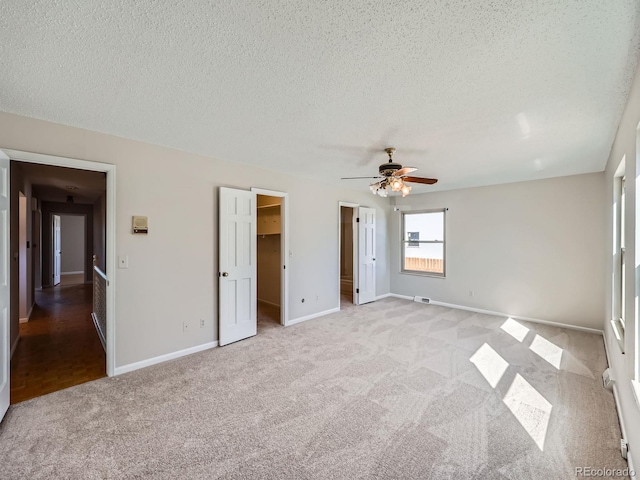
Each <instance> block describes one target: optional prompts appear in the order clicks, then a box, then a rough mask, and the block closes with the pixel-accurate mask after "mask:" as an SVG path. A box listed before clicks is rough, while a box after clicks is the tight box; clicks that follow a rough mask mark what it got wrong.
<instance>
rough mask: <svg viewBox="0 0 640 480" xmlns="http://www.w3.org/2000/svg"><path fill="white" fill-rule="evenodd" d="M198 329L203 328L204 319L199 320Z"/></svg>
mask: <svg viewBox="0 0 640 480" xmlns="http://www.w3.org/2000/svg"><path fill="white" fill-rule="evenodd" d="M200 328H204V318H201V319H200Z"/></svg>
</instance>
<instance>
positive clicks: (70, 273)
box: [60, 270, 84, 276]
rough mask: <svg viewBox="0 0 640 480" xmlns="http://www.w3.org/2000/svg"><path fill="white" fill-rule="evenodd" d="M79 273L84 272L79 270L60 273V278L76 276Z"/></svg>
mask: <svg viewBox="0 0 640 480" xmlns="http://www.w3.org/2000/svg"><path fill="white" fill-rule="evenodd" d="M80 273H84V270H79V271H77V272H60V276H62V275H78V274H80Z"/></svg>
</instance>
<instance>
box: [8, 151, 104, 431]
mask: <svg viewBox="0 0 640 480" xmlns="http://www.w3.org/2000/svg"><path fill="white" fill-rule="evenodd" d="M11 161H14V162H22V163H25V164H30V165H40V166H49V167H52V168H55V167H66V168H69V169H74V170H79V171H90V172H101V175H102V178H103V179H104V180H105V181H106V196H105V198H104V199H103V201H104V203H103V208H102V211H101V215H102V218H103V219H104V220H105V221H104V223H105V227H106V228H105V232H103V236H102V239H101V241H102V244H103V245H104V246H105V248H104V250H105V253H104V255H103V257H102V258H100V261H101V265H102V266H101V268H102V270H104V271H107V272H115V266H116V261H115V260H116V256H115V224H116V221H115V220H116V219H115V214H116V213H115V193H116V191H115V174H116V167H115V165H110V164H105V163H98V162H90V161H85V160H77V159H71V158H64V157H55V156H50V155H44V154H37V153H31V152H22V151H17V150H10V149H4V148H0V213H1V214H2V215H0V220H1V221H0V247H1V248H0V250H1V253H2V254H1V255H0V277H1V278H5V281H4V282H3V283H0V287H2V288H0V313H2V315H0V339H2V338H5V339H7V340H8V341H7V342H6V345H10V346H11V347H10V351H9V350H4V349H3V348H4V346H5V342H4V341H3V342H2V345H0V420H1V419H2V417H3V416H4V413H5V412H6V410H7V408H8V406H9V391H10V388H11V386H12V385H11V383H12V382H11V381H10V377H11V375H10V368H11V364H10V358H12V357H13V356H14V355H15V351H16V349H17V347H18V346H19V345H18V344H21V343H22V342H21V341H20V342H19V340H20V336H19V328H18V327H19V326H20V325H21V324H20V323H19V318H20V315H19V290H18V287H19V286H20V282H19V269H18V264H19V262H18V261H17V260H18V259H19V240H18V235H19V225H18V220H19V218H18V217H19V213H18V208H19V198H18V194H17V191H18V189H19V190H20V191H22V192H23V194H25V196H26V198H27V219H31V220H32V221H31V222H29V221H28V222H27V242H28V243H27V251H28V255H27V279H28V281H27V287H28V288H27V305H29V304H31V303H32V302H33V299H34V296H35V295H34V293H33V292H34V290H36V289H37V290H42V285H40V284H39V283H42V282H38V281H37V279H34V277H35V276H36V275H37V277H38V278H39V279H42V280H43V281H44V280H46V282H47V283H48V285H51V281H52V270H53V269H52V268H51V264H50V260H51V254H50V253H51V251H50V250H47V249H46V248H45V247H44V245H43V240H44V241H47V240H48V241H51V240H52V237H51V232H52V222H51V221H50V217H49V216H48V215H45V214H44V212H43V211H42V210H41V205H40V202H38V199H37V197H36V196H35V195H33V192H32V191H31V183H32V182H27V184H28V185H27V188H26V189H24V190H23V188H22V187H20V186H19V185H20V182H21V180H18V179H16V178H15V177H14V176H13V175H11V172H12V170H13V168H12V167H11V166H10V163H11ZM10 184H11V186H10ZM62 185H67V183H62ZM11 195H14V198H13V199H11V201H9V200H10V196H11ZM10 204H11V205H12V212H10V211H9V205H10ZM30 209H31V210H33V213H32V214H29V211H30ZM9 224H11V228H9ZM45 229H46V231H45ZM88 243H89V242H87V244H88ZM29 252H30V253H29ZM45 255H46V257H47V258H44V257H45ZM32 257H33V258H32ZM14 258H15V261H14V260H13V259H14ZM36 272H37V273H36ZM92 272H93V271H92V270H91V269H85V277H90V276H93V275H92ZM29 277H31V279H29ZM115 283H116V279H115V277H114V276H112V277H111V278H109V281H108V282H107V279H106V276H105V277H104V288H103V301H102V302H101V304H102V306H103V307H104V308H103V309H102V312H103V314H104V315H103V318H104V322H105V325H106V329H105V330H106V334H105V336H106V346H105V350H106V373H107V375H114V374H115V373H116V369H115V365H116V358H115V315H114V313H115V295H114V293H115V288H116V285H115ZM90 284H91V282H89V285H90ZM57 288H59V287H57ZM47 290H48V291H50V292H51V291H55V290H54V289H47ZM11 297H13V298H12V299H11V300H10V298H11ZM57 303H59V302H57ZM34 317H35V308H34ZM100 348H102V346H101V347H100ZM104 370H105V369H104V368H103V372H104ZM67 386H70V385H67Z"/></svg>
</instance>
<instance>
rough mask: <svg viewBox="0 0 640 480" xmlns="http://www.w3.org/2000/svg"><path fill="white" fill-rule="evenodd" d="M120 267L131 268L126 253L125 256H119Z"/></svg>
mask: <svg viewBox="0 0 640 480" xmlns="http://www.w3.org/2000/svg"><path fill="white" fill-rule="evenodd" d="M118 268H129V257H128V256H126V255H124V256H122V255H121V256H119V257H118Z"/></svg>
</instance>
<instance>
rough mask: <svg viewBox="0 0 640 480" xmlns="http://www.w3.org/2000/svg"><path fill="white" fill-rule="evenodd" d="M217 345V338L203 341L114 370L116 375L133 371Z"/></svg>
mask: <svg viewBox="0 0 640 480" xmlns="http://www.w3.org/2000/svg"><path fill="white" fill-rule="evenodd" d="M217 346H218V341H217V340H216V341H214V342H208V343H203V344H202V345H197V346H195V347H190V348H185V349H184V350H178V351H177V352H171V353H166V354H164V355H159V356H157V357H153V358H148V359H147V360H142V361H140V362H134V363H130V364H128V365H123V366H122V367H116V368H115V371H114V375H121V374H123V373H128V372H133V371H134V370H139V369H141V368H145V367H150V366H151V365H157V364H158V363H162V362H166V361H169V360H173V359H175V358H180V357H184V356H187V355H191V354H192V353H198V352H202V351H204V350H209V349H210V348H215V347H217Z"/></svg>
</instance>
